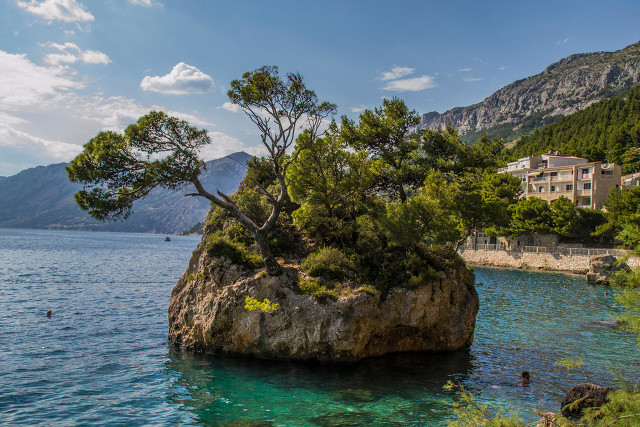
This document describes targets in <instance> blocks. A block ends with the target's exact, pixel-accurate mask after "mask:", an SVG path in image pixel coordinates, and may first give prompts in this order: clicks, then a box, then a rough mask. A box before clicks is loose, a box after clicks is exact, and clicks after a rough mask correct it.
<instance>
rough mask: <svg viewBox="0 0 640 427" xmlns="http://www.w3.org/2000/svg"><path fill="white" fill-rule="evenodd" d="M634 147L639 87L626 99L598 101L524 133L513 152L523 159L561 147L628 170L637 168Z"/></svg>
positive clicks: (638, 133)
mask: <svg viewBox="0 0 640 427" xmlns="http://www.w3.org/2000/svg"><path fill="white" fill-rule="evenodd" d="M632 147H640V87H639V86H636V87H634V88H633V89H631V90H630V91H629V92H628V93H627V95H626V98H625V99H622V98H611V99H607V100H604V101H601V102H597V103H595V104H592V105H591V106H589V107H587V108H585V109H584V110H581V111H578V112H575V113H573V114H571V115H569V116H566V117H563V118H561V119H559V120H558V121H557V122H555V123H554V124H552V125H549V126H546V127H544V128H542V129H538V130H536V131H535V132H534V133H533V134H531V135H529V136H523V137H522V138H521V139H520V140H519V141H518V142H517V143H516V145H515V146H514V147H513V149H511V150H510V151H509V155H510V156H512V157H513V158H519V157H525V156H529V155H533V154H539V153H543V152H546V151H549V150H559V151H562V152H563V153H567V154H571V155H574V156H579V157H585V158H587V159H589V160H591V161H603V162H609V163H618V164H622V165H623V168H624V170H625V173H627V172H629V171H632V172H635V170H637V169H635V167H636V166H635V165H637V155H636V153H633V152H632V151H630V150H631V149H632ZM627 165H628V166H627ZM629 173H630V172H629Z"/></svg>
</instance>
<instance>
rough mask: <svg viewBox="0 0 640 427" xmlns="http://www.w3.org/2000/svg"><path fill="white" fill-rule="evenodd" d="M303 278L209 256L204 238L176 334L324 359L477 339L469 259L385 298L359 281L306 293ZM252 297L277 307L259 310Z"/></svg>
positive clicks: (172, 315) (210, 347) (201, 347)
mask: <svg viewBox="0 0 640 427" xmlns="http://www.w3.org/2000/svg"><path fill="white" fill-rule="evenodd" d="M203 242H204V240H203ZM300 276H301V272H300V271H299V270H298V268H297V267H296V266H287V267H286V268H285V273H284V274H283V275H281V276H277V277H271V276H268V275H267V274H266V273H265V272H264V271H262V270H259V271H246V270H245V269H243V268H242V267H240V266H238V265H234V264H232V263H231V261H229V260H228V259H225V258H216V259H211V258H209V255H208V253H207V251H206V250H204V243H201V244H200V246H199V247H198V248H197V249H196V250H195V251H194V255H193V257H192V259H191V262H190V265H189V268H188V269H187V271H186V272H185V273H184V275H183V276H182V277H181V278H180V280H179V281H178V284H177V285H176V286H175V288H174V289H173V292H172V294H171V300H170V305H169V341H170V342H171V343H172V344H174V345H176V346H180V347H183V348H187V349H192V350H195V351H203V352H210V353H218V354H233V355H246V356H253V357H258V358H266V359H280V360H318V361H322V362H354V361H357V360H360V359H363V358H366V357H371V356H379V355H383V354H386V353H394V352H409V351H428V352H442V351H453V350H457V349H460V348H464V347H468V346H469V345H471V343H472V341H473V332H474V327H475V319H476V313H477V311H478V295H477V293H476V290H475V288H474V276H473V273H472V272H471V271H470V270H468V269H467V268H466V267H465V266H464V264H463V263H462V262H460V263H459V266H458V267H457V268H456V269H454V270H453V271H451V272H449V273H444V272H441V273H440V277H439V278H438V279H436V280H433V281H431V282H429V283H428V284H426V285H422V286H419V287H417V288H413V289H406V288H401V287H399V288H396V289H393V290H391V291H390V292H389V293H388V294H387V295H384V296H383V295H381V294H380V293H379V292H372V291H371V290H370V289H369V290H362V289H359V290H358V289H356V290H353V292H351V293H349V294H347V295H342V296H340V297H339V298H338V299H335V300H333V299H326V300H324V301H320V300H318V298H316V297H315V296H312V295H307V294H304V293H301V291H300V289H299V287H298V281H299V279H300ZM247 297H249V299H251V300H253V301H259V302H263V301H265V300H267V301H268V303H269V304H270V305H267V307H266V308H263V309H251V307H249V306H248V305H247V301H249V300H248V299H247Z"/></svg>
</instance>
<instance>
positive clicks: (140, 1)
mask: <svg viewBox="0 0 640 427" xmlns="http://www.w3.org/2000/svg"><path fill="white" fill-rule="evenodd" d="M129 3H131V4H134V5H136V6H144V7H151V6H162V3H158V2H157V1H155V0H129Z"/></svg>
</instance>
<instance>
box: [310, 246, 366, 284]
mask: <svg viewBox="0 0 640 427" xmlns="http://www.w3.org/2000/svg"><path fill="white" fill-rule="evenodd" d="M302 268H303V269H304V270H305V271H306V272H307V274H309V276H311V277H324V278H325V279H329V280H342V279H344V278H346V277H348V276H349V274H350V273H353V270H354V269H355V266H354V264H353V262H351V260H350V259H349V258H348V257H347V256H346V255H345V254H344V253H343V252H342V251H341V250H340V249H336V248H331V247H324V248H322V249H320V250H319V251H318V252H314V253H312V254H311V255H309V256H308V257H307V258H306V259H305V260H304V261H303V262H302Z"/></svg>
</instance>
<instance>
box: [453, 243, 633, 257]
mask: <svg viewBox="0 0 640 427" xmlns="http://www.w3.org/2000/svg"><path fill="white" fill-rule="evenodd" d="M462 249H463V250H472V251H473V250H475V251H498V250H502V251H509V252H523V253H524V252H527V253H535V254H552V255H554V254H560V255H568V256H594V255H613V256H616V257H622V256H625V255H627V254H628V253H629V251H627V250H624V249H598V248H556V250H552V249H551V248H548V247H546V246H524V247H523V248H522V249H517V250H514V249H510V250H509V249H507V248H506V247H505V246H504V245H501V244H486V245H475V247H474V245H473V244H469V243H467V244H465V245H464V246H463V247H462Z"/></svg>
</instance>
